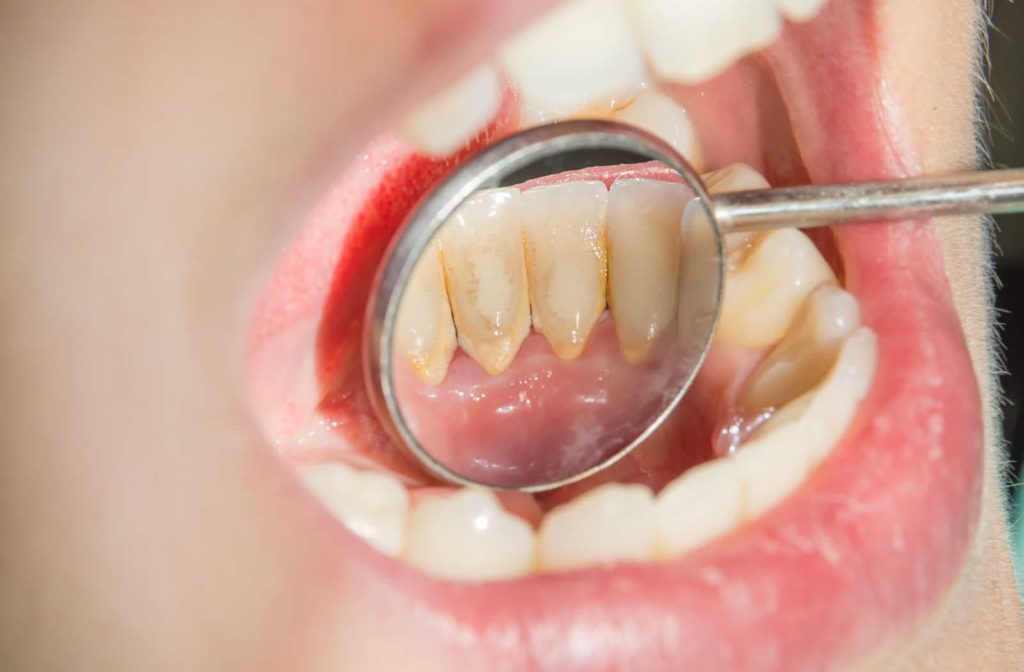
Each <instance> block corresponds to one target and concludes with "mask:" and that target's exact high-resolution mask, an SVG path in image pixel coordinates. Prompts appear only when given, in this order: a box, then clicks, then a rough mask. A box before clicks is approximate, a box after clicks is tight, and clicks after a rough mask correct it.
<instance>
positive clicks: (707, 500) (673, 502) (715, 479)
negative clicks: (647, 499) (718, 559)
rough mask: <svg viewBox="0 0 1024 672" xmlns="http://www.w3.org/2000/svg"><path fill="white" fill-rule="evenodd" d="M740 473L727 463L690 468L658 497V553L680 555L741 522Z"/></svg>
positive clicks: (725, 460)
mask: <svg viewBox="0 0 1024 672" xmlns="http://www.w3.org/2000/svg"><path fill="white" fill-rule="evenodd" d="M739 476H740V473H739V471H738V470H737V469H736V468H735V466H734V465H733V464H732V462H731V461H730V460H729V459H720V460H714V461H712V462H707V463H704V464H701V465H699V466H696V467H693V468H692V469H689V470H687V471H686V472H684V473H683V475H682V476H679V477H678V478H676V479H675V480H674V481H672V482H671V483H669V484H668V485H667V486H665V488H664V489H663V490H662V491H661V493H659V494H658V500H657V504H656V517H657V538H658V553H659V555H660V556H661V557H667V558H671V557H675V556H678V555H682V554H683V553H685V552H686V551H689V550H691V549H693V548H697V547H698V546H702V545H704V544H706V543H708V542H709V541H711V540H713V539H715V538H716V537H719V536H721V535H723V534H725V533H727V532H729V531H731V530H732V529H733V528H735V527H736V526H737V525H739V522H740V512H741V504H742V502H741V491H740V478H739Z"/></svg>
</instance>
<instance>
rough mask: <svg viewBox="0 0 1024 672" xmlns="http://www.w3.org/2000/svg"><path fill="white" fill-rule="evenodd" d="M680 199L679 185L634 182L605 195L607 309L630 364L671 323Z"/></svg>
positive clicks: (620, 184) (683, 199) (682, 191)
mask: <svg viewBox="0 0 1024 672" xmlns="http://www.w3.org/2000/svg"><path fill="white" fill-rule="evenodd" d="M686 195H687V191H686V189H685V188H684V187H683V186H682V185H681V184H671V183H668V182H660V181H657V180H638V179H628V180H619V181H617V182H615V183H614V184H613V185H612V188H611V191H610V192H609V194H608V283H609V287H608V304H609V306H610V308H611V313H612V316H613V317H614V318H615V332H616V334H617V335H618V339H619V349H620V350H621V351H622V356H623V358H624V359H625V360H626V361H628V362H631V363H634V364H636V363H639V362H641V361H643V359H644V358H645V357H646V356H647V353H648V351H649V350H650V349H651V345H652V344H653V342H654V341H655V339H657V338H658V336H659V335H660V334H661V333H662V331H663V330H664V329H665V327H666V326H667V325H669V324H670V323H671V322H672V321H673V320H674V319H675V315H676V293H677V290H678V275H679V246H680V225H681V221H682V215H683V206H684V204H685V202H686Z"/></svg>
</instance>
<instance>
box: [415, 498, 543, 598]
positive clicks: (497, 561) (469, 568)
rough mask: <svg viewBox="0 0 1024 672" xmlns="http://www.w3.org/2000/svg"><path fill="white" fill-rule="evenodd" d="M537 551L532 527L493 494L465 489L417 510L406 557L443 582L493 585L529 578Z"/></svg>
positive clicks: (425, 502)
mask: <svg viewBox="0 0 1024 672" xmlns="http://www.w3.org/2000/svg"><path fill="white" fill-rule="evenodd" d="M534 546H535V540H534V535H533V530H532V529H531V528H530V526H529V524H527V523H526V521H524V520H522V519H520V518H517V517H516V516H513V515H512V514H510V513H508V512H506V511H505V510H504V509H503V508H502V506H501V503H500V502H499V501H498V498H497V497H496V496H495V495H494V493H492V492H490V491H486V490H476V489H468V488H463V489H459V490H456V491H455V492H454V493H451V494H444V495H439V496H436V497H432V498H430V499H426V500H424V501H421V502H419V503H418V504H417V505H416V506H415V507H414V508H413V510H412V512H411V513H410V514H409V524H408V528H407V531H406V544H405V549H404V551H403V557H404V558H405V559H406V561H408V562H409V563H410V564H411V565H413V566H415V567H418V568H419V569H421V570H423V571H424V572H426V573H428V574H430V575H432V576H436V577H438V578H442V579H450V580H457V581H494V580H500V579H510V578H514V577H517V576H522V575H524V574H527V573H529V572H530V571H531V569H532V568H533V564H534Z"/></svg>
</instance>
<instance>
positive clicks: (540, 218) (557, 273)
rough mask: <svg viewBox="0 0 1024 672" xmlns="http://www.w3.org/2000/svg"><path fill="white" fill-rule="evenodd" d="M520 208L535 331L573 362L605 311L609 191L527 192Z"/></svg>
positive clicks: (564, 188)
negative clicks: (521, 210) (606, 234)
mask: <svg viewBox="0 0 1024 672" xmlns="http://www.w3.org/2000/svg"><path fill="white" fill-rule="evenodd" d="M522 205H523V233H524V238H525V240H526V267H527V271H528V274H529V287H530V290H529V293H530V305H531V307H532V309H533V327H534V329H536V330H537V331H538V332H539V333H542V334H544V337H545V338H546V339H547V341H548V343H549V344H550V345H551V349H552V350H554V351H555V354H557V355H558V356H559V357H562V358H563V359H573V358H575V357H578V356H579V355H580V353H582V352H583V348H584V346H585V345H586V342H587V337H588V336H589V335H590V330H591V329H592V328H593V326H594V324H595V323H596V322H597V319H598V318H599V317H600V316H601V313H602V312H604V308H605V289H606V285H607V275H608V265H607V258H608V253H607V243H606V238H605V226H606V224H605V222H606V211H607V205H608V192H607V190H606V189H605V186H604V184H603V183H602V182H597V181H588V182H567V183H564V184H554V185H548V186H542V187H536V188H534V189H531V190H529V191H527V192H524V193H523V200H522Z"/></svg>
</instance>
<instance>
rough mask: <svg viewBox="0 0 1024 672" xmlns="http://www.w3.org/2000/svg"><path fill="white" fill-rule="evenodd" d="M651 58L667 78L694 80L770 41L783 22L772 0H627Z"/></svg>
mask: <svg viewBox="0 0 1024 672" xmlns="http://www.w3.org/2000/svg"><path fill="white" fill-rule="evenodd" d="M629 3H630V7H631V9H632V10H633V11H632V17H633V19H634V21H635V25H636V27H637V29H638V31H639V34H640V35H641V36H642V40H641V41H642V42H643V45H644V47H645V49H646V51H647V58H648V62H649V63H650V64H651V67H652V68H653V69H654V71H655V73H656V74H657V75H659V76H660V77H661V78H663V79H669V80H675V81H681V82H686V83H696V82H699V81H701V80H705V79H708V78H710V77H712V76H713V75H716V74H718V73H719V72H721V71H722V70H724V69H725V68H726V66H728V65H730V64H731V63H732V62H733V61H735V60H737V59H738V58H739V57H741V56H743V55H745V54H748V53H751V52H753V51H756V50H757V49H760V48H762V47H765V46H767V45H768V44H770V43H771V42H772V41H773V40H774V39H775V38H776V37H777V36H778V35H779V31H780V29H781V27H782V20H781V18H780V17H779V14H778V11H777V10H776V9H775V6H774V5H773V4H772V3H771V2H769V1H768V0H714V1H709V0H629Z"/></svg>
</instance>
